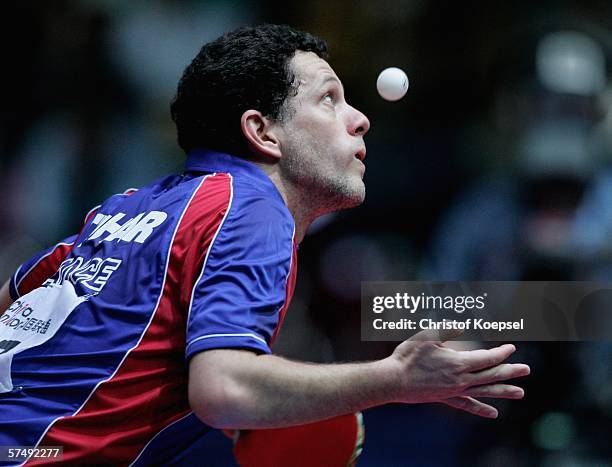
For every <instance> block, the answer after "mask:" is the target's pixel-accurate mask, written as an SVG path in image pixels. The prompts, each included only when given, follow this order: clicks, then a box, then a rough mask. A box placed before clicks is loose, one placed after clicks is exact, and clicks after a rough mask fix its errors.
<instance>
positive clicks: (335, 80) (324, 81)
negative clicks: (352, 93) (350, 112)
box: [319, 75, 344, 92]
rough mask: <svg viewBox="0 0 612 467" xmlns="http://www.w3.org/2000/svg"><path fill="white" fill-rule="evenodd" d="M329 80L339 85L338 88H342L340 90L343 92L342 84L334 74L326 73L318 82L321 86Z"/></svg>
mask: <svg viewBox="0 0 612 467" xmlns="http://www.w3.org/2000/svg"><path fill="white" fill-rule="evenodd" d="M330 81H334V82H336V83H337V84H338V86H340V89H342V92H344V86H343V85H342V82H341V81H340V80H339V79H338V78H336V77H335V76H332V75H327V76H326V77H325V78H324V79H323V81H321V82H320V84H319V87H322V86H323V85H325V84H327V83H328V82H330Z"/></svg>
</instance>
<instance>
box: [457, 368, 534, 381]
mask: <svg viewBox="0 0 612 467" xmlns="http://www.w3.org/2000/svg"><path fill="white" fill-rule="evenodd" d="M529 373H531V369H530V368H529V366H528V365H525V364H523V363H502V364H501V365H497V366H495V367H493V368H489V369H487V370H483V371H478V372H476V373H470V374H469V376H468V382H469V385H470V386H476V385H482V384H489V383H495V382H497V381H505V380H507V379H512V378H519V377H521V376H527V375H528V374H529Z"/></svg>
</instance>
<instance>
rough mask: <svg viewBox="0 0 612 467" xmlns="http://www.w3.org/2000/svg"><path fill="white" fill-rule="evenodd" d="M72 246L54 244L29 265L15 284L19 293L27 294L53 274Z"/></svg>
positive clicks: (70, 244) (68, 244)
mask: <svg viewBox="0 0 612 467" xmlns="http://www.w3.org/2000/svg"><path fill="white" fill-rule="evenodd" d="M73 246H74V243H58V244H57V245H55V248H53V250H51V252H50V253H48V254H47V255H46V256H43V257H42V258H41V259H40V260H39V261H38V263H36V264H35V265H34V266H33V267H31V268H30V270H29V271H28V272H26V273H25V275H24V276H23V277H22V278H21V280H20V281H19V283H17V284H16V285H17V292H18V293H19V295H20V296H21V295H24V294H27V293H28V292H31V291H32V290H34V289H35V288H37V287H40V286H41V285H42V283H43V282H44V281H46V280H47V279H48V278H49V277H51V276H52V275H53V274H55V273H56V272H57V268H59V265H60V264H62V261H64V260H65V259H66V256H68V253H70V251H71V250H72V247H73Z"/></svg>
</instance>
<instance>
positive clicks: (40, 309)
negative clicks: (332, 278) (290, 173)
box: [0, 151, 296, 465]
mask: <svg viewBox="0 0 612 467" xmlns="http://www.w3.org/2000/svg"><path fill="white" fill-rule="evenodd" d="M294 233H295V226H294V222H293V218H292V216H291V214H290V212H289V210H288V209H287V206H286V205H285V203H284V201H283V199H282V197H281V195H280V193H279V192H278V191H277V189H276V187H275V186H274V184H273V183H272V181H271V180H270V179H269V178H268V177H267V175H266V174H265V173H264V172H263V171H261V170H260V169H259V168H258V167H257V166H255V165H254V164H251V163H250V162H247V161H245V160H243V159H240V158H237V157H233V156H230V155H227V154H222V153H217V152H212V151H196V152H194V153H192V154H190V155H189V157H188V159H187V162H186V167H185V173H184V174H181V175H171V176H168V177H165V178H162V179H160V180H158V181H156V182H154V183H153V184H151V185H149V186H147V187H144V188H141V189H139V190H133V191H129V192H127V193H124V194H120V195H115V196H112V197H111V198H109V199H108V200H106V201H105V202H104V203H103V204H102V205H101V206H100V207H98V208H96V209H95V210H94V211H92V212H91V213H90V214H89V215H88V216H87V219H86V222H85V224H84V227H83V229H82V230H81V232H80V233H79V234H78V235H75V236H73V237H70V238H68V239H66V240H65V241H63V242H60V243H58V244H57V245H55V246H54V247H53V248H51V249H49V250H47V251H45V252H42V253H40V254H39V255H36V256H35V257H34V258H32V259H31V260H30V261H28V262H26V263H24V264H23V265H22V266H21V267H20V268H19V269H18V270H17V272H16V273H15V274H14V275H13V277H12V278H11V282H10V290H11V295H12V297H13V299H14V300H15V302H14V303H13V304H12V305H11V306H10V308H9V309H8V310H6V311H5V312H4V314H3V315H2V316H1V317H0V406H1V409H0V446H37V445H38V446H63V447H64V462H75V463H82V464H117V465H121V464H130V463H136V464H137V465H140V464H142V465H145V464H165V463H169V462H173V461H176V460H177V459H179V458H180V457H181V456H184V455H186V453H187V452H188V451H189V448H190V446H193V444H194V443H195V442H196V441H197V440H198V439H199V438H200V437H201V436H202V435H203V434H204V433H206V432H207V431H208V429H209V427H207V426H206V425H205V424H204V423H202V422H200V421H199V420H198V419H196V417H195V415H194V414H193V413H192V412H191V409H190V407H189V403H188V400H187V376H188V374H187V365H188V361H189V359H190V357H192V356H193V355H194V354H196V353H197V352H201V351H204V350H207V349H213V348H240V349H249V350H252V351H254V352H258V353H269V352H270V346H271V344H272V342H273V340H274V338H275V336H276V334H277V332H278V329H279V326H280V324H281V322H282V319H283V316H284V313H285V310H286V308H287V306H288V304H289V301H290V299H291V296H292V294H293V288H294V285H295V275H296V242H295V236H294Z"/></svg>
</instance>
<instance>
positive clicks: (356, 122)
mask: <svg viewBox="0 0 612 467" xmlns="http://www.w3.org/2000/svg"><path fill="white" fill-rule="evenodd" d="M369 129H370V120H368V117H366V116H365V115H364V114H363V113H362V112H360V111H359V110H357V109H356V108H354V107H351V119H350V123H349V128H348V132H349V133H350V134H351V135H352V136H365V134H366V133H367V132H368V130H369Z"/></svg>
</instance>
